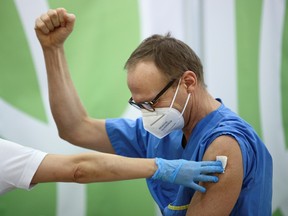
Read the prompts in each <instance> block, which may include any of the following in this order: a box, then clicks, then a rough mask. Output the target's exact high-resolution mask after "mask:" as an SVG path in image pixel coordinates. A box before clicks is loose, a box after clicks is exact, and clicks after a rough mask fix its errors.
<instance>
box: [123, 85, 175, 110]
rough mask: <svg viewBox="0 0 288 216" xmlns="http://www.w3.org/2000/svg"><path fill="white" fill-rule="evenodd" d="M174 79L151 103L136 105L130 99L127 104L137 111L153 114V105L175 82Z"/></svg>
mask: <svg viewBox="0 0 288 216" xmlns="http://www.w3.org/2000/svg"><path fill="white" fill-rule="evenodd" d="M175 80H176V79H173V80H171V81H170V82H169V83H168V84H167V85H166V86H165V87H164V88H163V89H162V90H161V91H160V92H159V93H158V94H157V95H156V97H155V98H154V99H153V100H151V101H145V102H141V103H136V102H135V101H134V100H133V99H132V97H131V98H130V99H129V101H128V103H129V104H130V105H132V106H134V107H135V108H137V109H145V110H148V111H150V112H154V111H155V108H154V107H153V105H154V104H155V103H156V102H157V101H158V99H159V98H160V97H161V96H162V95H163V94H164V93H165V92H166V91H167V90H168V89H169V88H170V86H172V84H173V83H174V82H175Z"/></svg>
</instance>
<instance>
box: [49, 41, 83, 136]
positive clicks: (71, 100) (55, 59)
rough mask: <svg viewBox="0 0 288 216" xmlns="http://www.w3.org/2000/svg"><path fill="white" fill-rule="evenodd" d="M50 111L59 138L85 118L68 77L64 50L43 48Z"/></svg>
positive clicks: (61, 48) (60, 48)
mask: <svg viewBox="0 0 288 216" xmlns="http://www.w3.org/2000/svg"><path fill="white" fill-rule="evenodd" d="M43 53H44V58H45V63H46V70H47V78H48V86H49V100H50V106H51V111H52V114H53V117H54V119H55V122H56V124H57V127H58V131H59V134H60V136H61V137H64V138H65V136H67V134H69V133H68V132H67V131H69V132H70V133H71V131H73V127H77V126H78V125H80V123H81V122H82V121H83V118H85V117H87V114H86V111H85V109H84V108H83V106H82V104H81V101H80V99H79V97H78V94H77V92H76V90H75V87H74V85H73V82H72V80H71V77H70V73H69V69H68V65H67V62H66V58H65V53H64V48H63V46H60V47H50V48H43Z"/></svg>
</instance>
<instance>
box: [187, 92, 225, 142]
mask: <svg viewBox="0 0 288 216" xmlns="http://www.w3.org/2000/svg"><path fill="white" fill-rule="evenodd" d="M220 105H221V103H220V102H219V101H217V100H215V99H214V98H213V97H212V96H211V95H210V94H209V93H208V92H207V91H206V89H204V88H200V89H198V90H197V92H195V93H193V94H192V95H191V98H190V102H189V104H188V105H187V108H186V109H188V110H190V111H189V112H187V114H186V115H187V116H185V117H186V119H188V121H187V122H185V123H186V124H185V126H184V128H183V133H184V136H185V138H186V140H188V139H189V137H190V135H191V134H192V131H193V129H194V127H195V126H196V124H197V123H198V122H199V121H200V120H201V119H203V118H204V117H205V116H207V115H208V114H209V113H211V112H213V111H214V110H216V109H218V108H219V106H220Z"/></svg>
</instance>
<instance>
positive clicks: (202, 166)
mask: <svg viewBox="0 0 288 216" xmlns="http://www.w3.org/2000/svg"><path fill="white" fill-rule="evenodd" d="M155 162H156V164H157V166H158V169H157V170H156V172H155V173H154V175H153V176H152V179H158V180H162V181H165V182H170V183H174V184H179V185H183V186H185V187H190V188H193V189H194V190H198V191H200V192H202V193H204V192H205V191H206V189H205V188H204V187H202V186H200V185H198V184H197V183H196V182H199V181H201V182H218V177H217V176H213V175H206V174H209V173H210V174H212V173H222V172H223V167H222V163H221V162H220V161H200V162H195V161H187V160H183V159H179V160H165V159H162V158H156V159H155Z"/></svg>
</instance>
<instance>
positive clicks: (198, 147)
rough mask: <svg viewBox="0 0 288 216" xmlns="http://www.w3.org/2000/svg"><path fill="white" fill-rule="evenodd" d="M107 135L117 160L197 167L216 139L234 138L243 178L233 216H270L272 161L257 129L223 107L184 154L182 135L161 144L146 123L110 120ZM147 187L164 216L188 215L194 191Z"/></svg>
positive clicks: (197, 132)
mask: <svg viewBox="0 0 288 216" xmlns="http://www.w3.org/2000/svg"><path fill="white" fill-rule="evenodd" d="M106 130H107V133H108V136H109V138H110V141H111V143H112V146H113V148H114V150H115V152H116V153H117V154H119V155H123V156H127V157H137V158H138V157H139V158H155V157H160V158H164V159H180V158H181V159H186V160H193V161H202V158H203V156H204V153H205V151H206V149H207V148H208V147H209V145H210V144H211V143H212V142H213V141H214V140H215V139H216V138H217V137H219V136H221V135H230V136H232V137H233V138H235V140H236V141H237V142H238V144H239V146H240V149H241V152H242V159H243V170H244V178H243V184H242V189H241V192H240V195H239V197H238V200H237V202H236V204H235V206H234V208H233V210H232V212H231V214H230V215H245V216H249V215H251V216H252V215H253V216H254V215H259V216H260V215H261V216H266V215H271V211H272V210H271V204H272V158H271V155H270V154H269V152H268V150H267V148H266V147H265V145H264V144H263V142H262V141H261V140H260V138H259V137H258V136H257V134H256V132H255V131H254V130H253V128H252V127H251V126H250V125H249V124H248V123H247V122H245V121H244V120H243V119H241V118H240V117H239V116H238V115H237V114H235V113H234V112H232V111H231V110H230V109H228V108H227V107H225V106H224V105H223V104H222V105H221V106H220V107H219V108H218V109H217V110H215V111H213V112H211V113H210V114H209V115H207V116H206V117H205V118H203V119H202V120H201V121H199V122H198V124H197V125H196V126H195V128H194V129H193V133H192V135H191V136H190V138H189V140H188V142H187V145H186V147H185V148H183V147H182V137H183V133H182V131H181V130H177V131H173V132H172V133H170V134H169V135H167V136H166V137H164V138H163V139H158V138H156V137H155V136H153V135H152V134H150V133H148V132H147V131H146V130H145V129H144V128H143V123H142V118H139V119H136V120H129V119H123V118H122V119H121V118H119V119H107V121H106ZM147 185H148V188H149V190H150V193H151V195H152V196H153V198H154V200H155V201H156V203H157V204H158V206H159V208H160V210H161V212H162V213H163V215H165V216H169V215H174V216H182V215H183V216H184V215H185V214H186V211H187V208H188V205H189V203H190V201H191V198H192V196H193V194H194V192H195V191H194V190H193V189H191V188H186V187H183V186H179V185H175V184H171V183H166V182H162V181H159V180H153V179H147ZM260 205H261V206H260Z"/></svg>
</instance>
